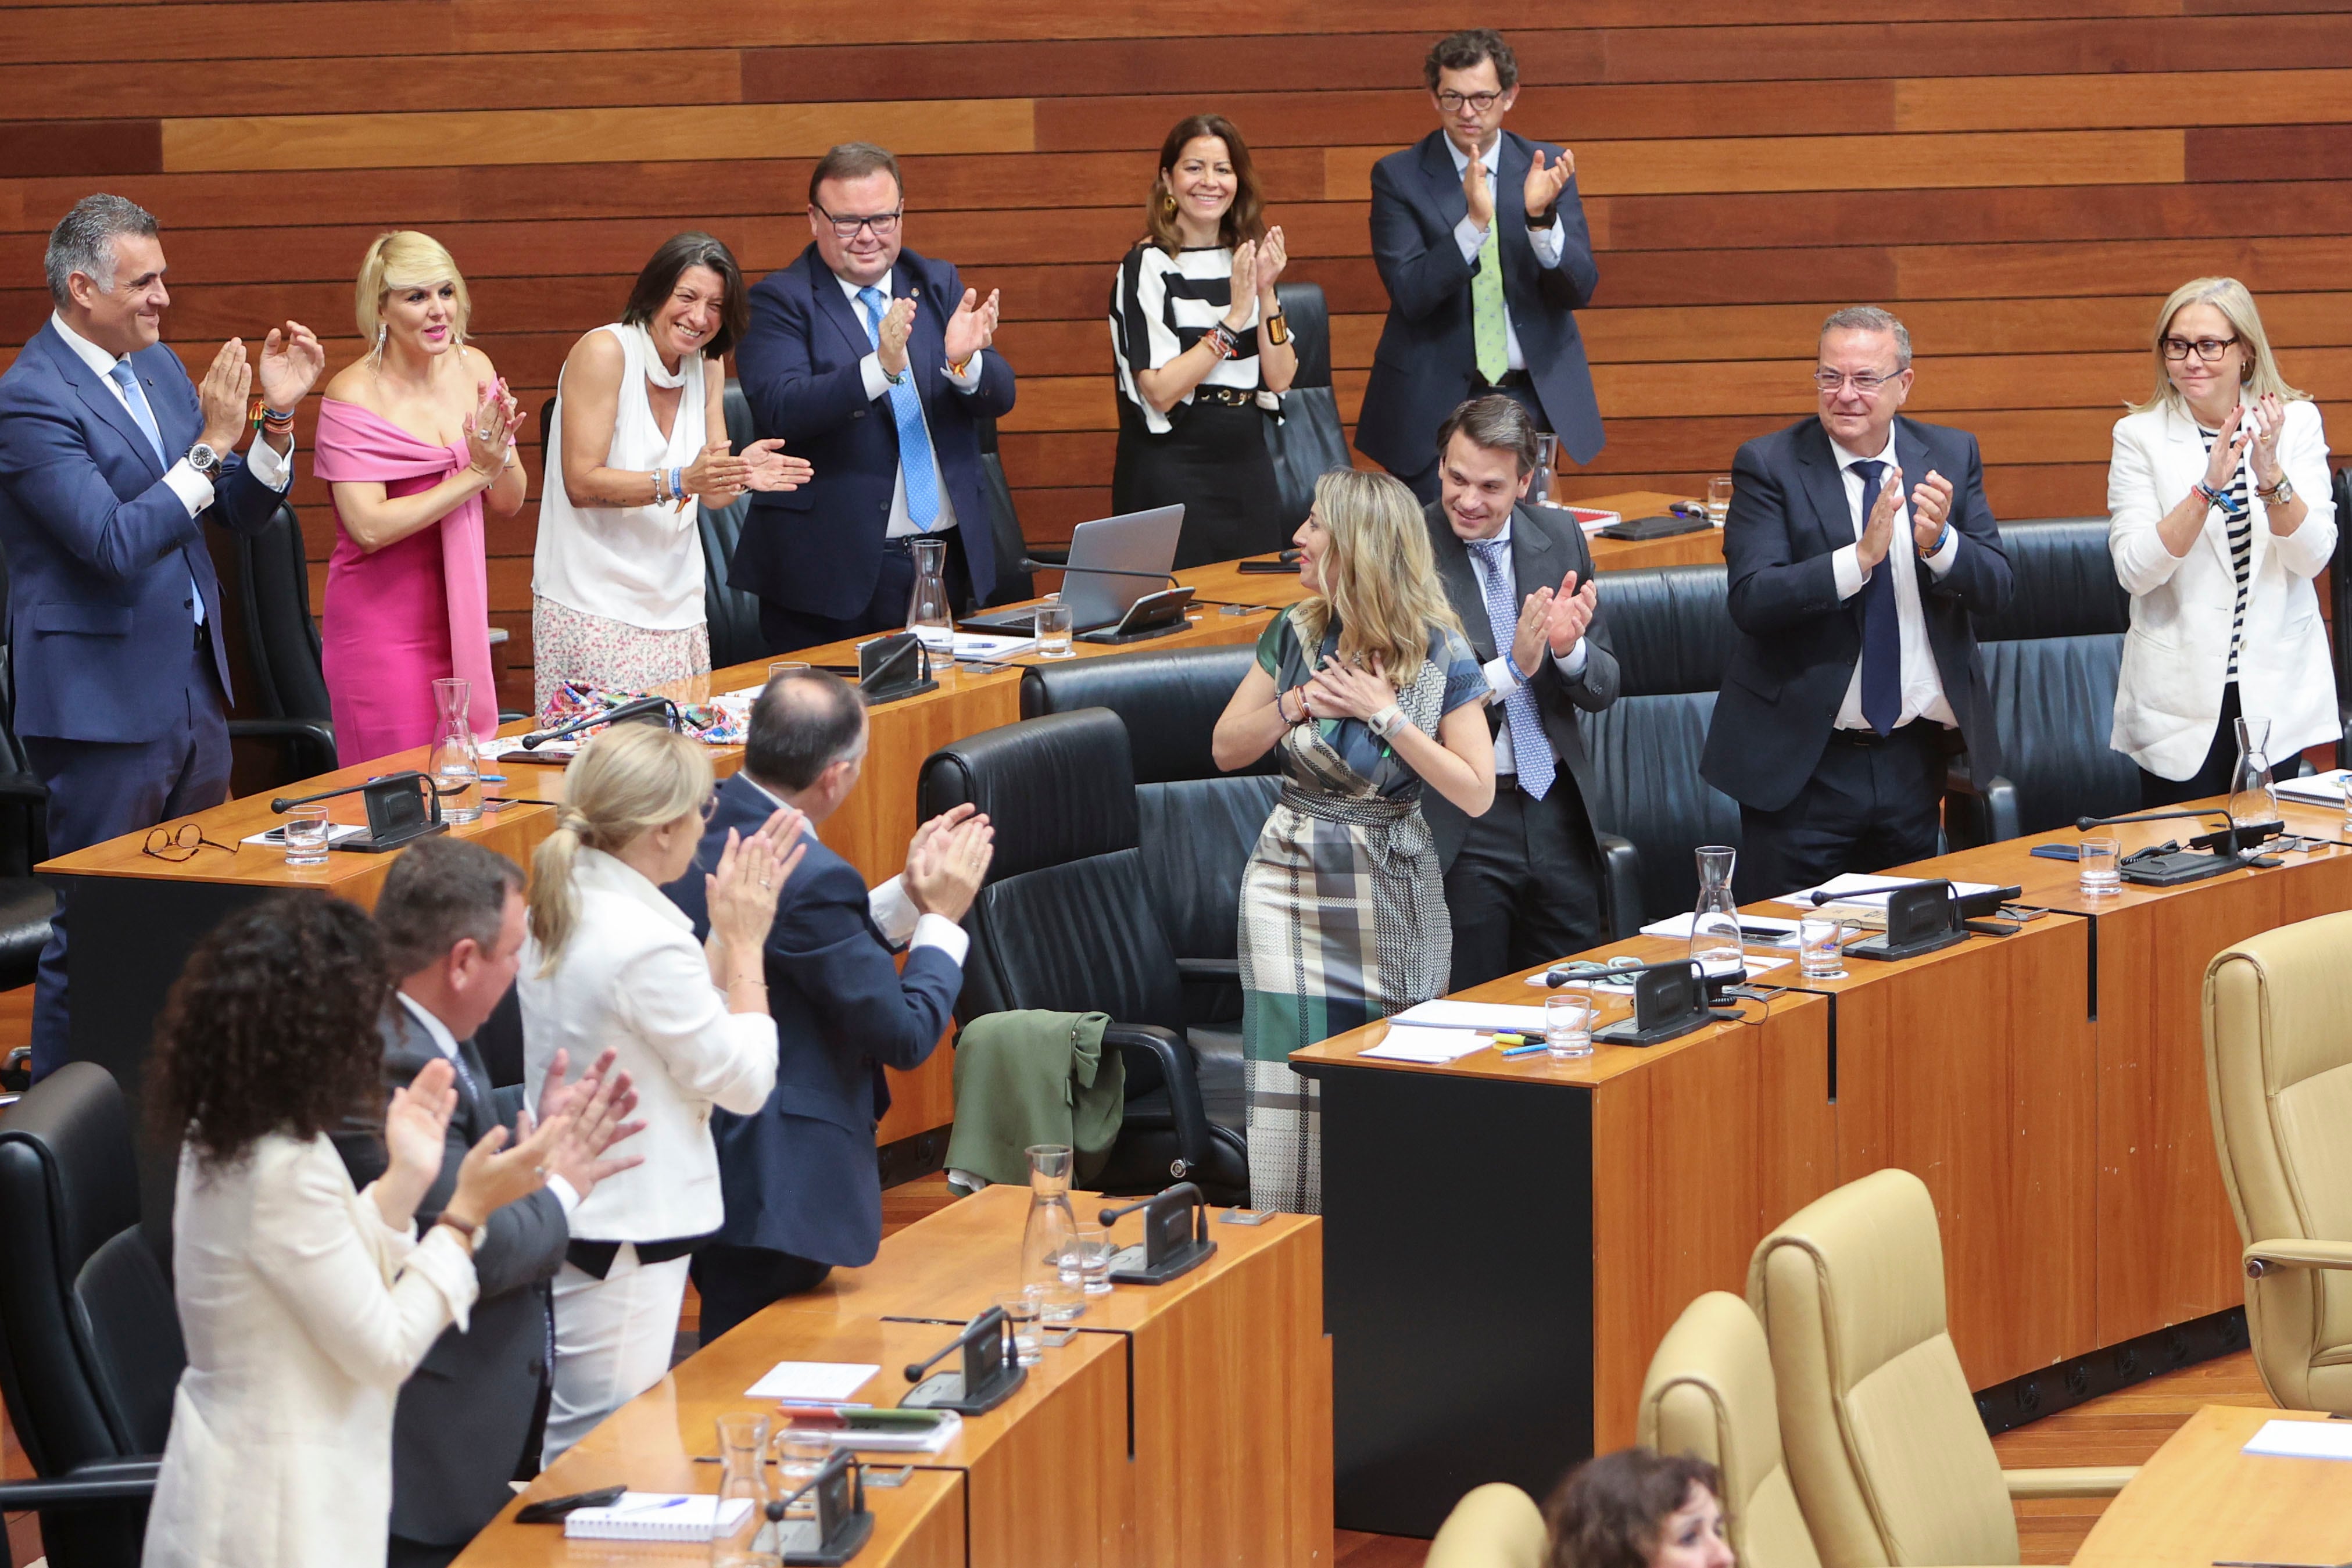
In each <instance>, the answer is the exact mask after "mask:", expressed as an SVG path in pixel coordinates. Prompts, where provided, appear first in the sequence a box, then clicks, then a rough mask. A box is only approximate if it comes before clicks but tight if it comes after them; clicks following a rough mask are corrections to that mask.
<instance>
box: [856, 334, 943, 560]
mask: <svg viewBox="0 0 2352 1568" xmlns="http://www.w3.org/2000/svg"><path fill="white" fill-rule="evenodd" d="M857 302H858V303H859V304H860V305H862V306H864V307H865V308H866V337H867V338H868V339H870V340H871V341H872V342H873V344H874V346H875V347H876V348H880V347H881V346H882V311H883V310H884V308H885V306H886V305H887V300H884V299H883V298H882V290H881V289H859V290H858V291H857ZM890 413H891V416H893V417H894V418H896V419H897V420H898V468H899V471H900V472H902V473H904V474H905V475H906V476H907V518H908V521H911V522H912V523H913V524H914V525H915V526H916V527H917V528H919V529H921V530H922V531H924V532H926V533H928V532H929V531H930V528H931V524H932V523H934V522H936V521H939V516H940V476H939V465H938V463H937V462H936V461H935V460H934V459H933V458H932V457H931V433H930V431H929V430H928V429H926V428H925V427H924V426H923V400H922V397H921V395H919V393H917V392H916V391H915V378H914V377H913V376H912V375H908V376H905V377H903V378H902V379H900V380H899V381H898V383H896V384H894V385H892V386H891V388H890Z"/></svg>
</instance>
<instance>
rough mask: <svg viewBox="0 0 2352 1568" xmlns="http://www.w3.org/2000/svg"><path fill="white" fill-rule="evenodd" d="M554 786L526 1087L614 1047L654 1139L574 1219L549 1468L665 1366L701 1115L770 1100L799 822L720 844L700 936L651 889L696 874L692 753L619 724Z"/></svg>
mask: <svg viewBox="0 0 2352 1568" xmlns="http://www.w3.org/2000/svg"><path fill="white" fill-rule="evenodd" d="M563 789H564V805H563V806H562V809H561V811H560V812H559V813H558V815H557V817H556V828H555V831H554V832H553V833H552V834H551V835H549V836H548V837H547V839H546V840H545V842H543V843H541V845H540V847H539V849H538V851H537V853H536V854H535V855H534V857H533V858H532V861H531V880H530V939H529V940H528V941H527V942H525V943H524V944H523V953H522V970H521V973H520V977H519V978H518V980H517V983H516V984H517V986H518V988H519V990H520V997H521V1002H522V1019H523V1038H524V1041H525V1046H524V1054H525V1058H526V1061H527V1062H528V1065H529V1071H530V1074H531V1075H532V1078H533V1080H534V1081H536V1080H537V1079H538V1078H539V1077H541V1076H542V1075H544V1074H545V1072H546V1070H547V1066H548V1063H549V1062H550V1061H551V1060H552V1059H553V1058H554V1056H555V1053H556V1052H557V1051H559V1050H564V1051H569V1052H570V1053H571V1059H572V1061H575V1062H593V1061H594V1060H595V1059H596V1058H598V1057H599V1056H601V1055H602V1054H603V1053H604V1051H606V1050H607V1049H610V1050H613V1051H614V1052H616V1053H618V1060H617V1061H616V1063H615V1068H616V1069H617V1070H619V1071H622V1072H625V1073H627V1074H628V1075H629V1077H630V1079H632V1080H633V1081H634V1082H635V1086H636V1091H637V1109H636V1115H637V1117H638V1119H639V1120H640V1121H642V1122H643V1123H644V1126H645V1130H644V1131H642V1132H640V1133H638V1134H637V1136H636V1138H635V1142H633V1143H632V1145H631V1147H632V1148H633V1149H635V1151H636V1152H638V1153H639V1154H640V1155H642V1156H643V1159H642V1162H641V1163H639V1164H638V1165H637V1167H636V1168H635V1170H632V1171H626V1172H624V1173H621V1174H620V1175H617V1176H614V1177H613V1178H611V1179H610V1180H608V1181H603V1182H599V1183H597V1184H596V1190H595V1191H594V1192H593V1193H591V1194H589V1195H588V1196H587V1197H586V1198H584V1199H583V1200H582V1201H581V1204H580V1206H579V1207H578V1208H576V1209H574V1210H573V1211H572V1246H571V1249H570V1252H569V1254H568V1257H567V1261H566V1262H565V1263H564V1265H563V1268H562V1271H561V1272H559V1273H558V1274H557V1275H556V1277H555V1375H554V1384H555V1387H554V1394H553V1398H552V1403H551V1405H550V1406H549V1410H548V1417H547V1447H546V1458H548V1459H549V1460H550V1461H552V1460H553V1459H554V1458H555V1457H556V1456H557V1455H558V1454H561V1453H562V1452H563V1450H565V1449H566V1448H568V1447H571V1446H572V1444H574V1443H576V1442H578V1441H579V1440H580V1439H581V1438H582V1437H583V1436H585V1435H586V1434H587V1432H588V1431H589V1429H590V1428H591V1427H593V1426H595V1425H596V1424H597V1423H598V1422H600V1421H602V1420H603V1419H604V1417H605V1416H607V1415H611V1414H612V1413H613V1412H614V1410H617V1409H619V1408H620V1407H621V1406H622V1405H625V1404H627V1403H628V1402H629V1401H630V1400H631V1399H634V1398H635V1397H636V1396H637V1395H638V1394H642V1393H644V1392H645V1391H646V1389H648V1388H651V1387H652V1386H653V1385H654V1384H656V1383H659V1382H660V1381H661V1380H662V1378H663V1377H664V1376H665V1375H666V1374H667V1373H668V1371H669V1356H670V1347H671V1345H672V1343H673V1342H675V1340H676V1337H677V1314H678V1307H679V1305H680V1303H681V1302H682V1301H683V1300H684V1299H685V1296H686V1277H687V1267H688V1258H689V1256H690V1255H691V1253H692V1252H693V1250H694V1247H695V1244H696V1243H698V1242H699V1241H700V1240H702V1239H703V1238H704V1237H708V1236H709V1234H710V1233H711V1232H713V1231H715V1230H717V1229H718V1228H719V1221H720V1220H721V1219H722V1218H724V1217H725V1213H726V1209H725V1205H724V1202H723V1201H722V1199H721V1198H720V1196H719V1153H718V1149H717V1146H716V1145H715V1144H714V1143H713V1142H711V1137H710V1110H711V1107H713V1106H714V1105H716V1106H723V1107H725V1108H726V1109H727V1110H732V1111H735V1112H737V1113H738V1114H740V1115H744V1116H749V1115H751V1114H752V1113H753V1112H755V1111H757V1110H759V1109H760V1108H761V1106H762V1105H764V1104H765V1103H766V1102H767V1099H768V1091H769V1090H770V1089H773V1088H774V1087H775V1082H776V1024H775V1020H774V1019H773V1018H772V1017H770V1016H768V990H767V974H766V970H765V967H764V965H763V963H762V962H761V948H762V947H763V946H764V945H765V943H766V942H767V940H768V928H769V926H770V925H771V924H772V922H773V921H774V920H775V914H776V894H777V892H778V891H779V890H780V889H782V887H783V885H784V881H785V879H786V878H788V877H790V876H791V875H792V871H793V867H795V866H797V865H798V864H799V863H800V858H801V856H802V855H803V853H804V847H803V846H802V845H800V844H799V842H798V840H799V839H800V837H801V830H802V827H803V824H804V822H805V819H804V818H803V817H802V816H801V814H800V813H798V812H796V811H779V812H777V813H776V814H775V816H772V817H771V818H769V820H768V822H767V823H766V825H765V826H762V827H761V829H760V831H759V832H757V833H755V834H753V835H752V836H751V837H749V838H743V839H740V841H739V840H737V839H735V838H733V837H730V839H729V842H728V845H727V847H726V850H725V851H724V853H723V854H722V855H721V856H720V858H719V864H718V866H717V867H716V868H712V869H710V870H709V874H708V875H707V876H706V878H705V885H706V887H707V889H708V890H709V900H710V916H711V920H710V938H709V942H708V943H698V942H696V941H695V940H694V928H693V925H692V923H691V922H690V921H688V920H687V918H686V916H685V915H684V914H683V913H681V912H680V911H679V910H678V908H677V905H676V904H674V903H672V902H671V901H670V900H669V899H668V898H667V896H666V895H665V894H664V893H663V892H662V888H663V886H664V885H665V884H667V883H669V882H674V881H676V880H677V879H679V878H680V877H683V876H685V875H686V874H687V873H688V871H689V870H690V869H691V868H693V865H694V858H695V851H696V849H697V847H698V845H699V843H700V841H701V838H702V825H703V822H704V820H705V819H706V818H707V817H708V816H709V811H710V805H711V802H712V799H713V795H712V781H711V770H710V759H709V753H708V752H707V751H706V750H705V748H704V747H703V745H702V743H701V742H698V741H694V740H690V739H688V737H686V736H684V735H681V734H677V733H676V732H675V731H670V730H667V729H664V728H659V727H656V726H653V725H648V724H622V725H618V726H615V727H614V728H612V729H609V730H606V731H604V732H603V733H601V734H599V735H598V736H597V737H596V738H595V739H594V740H593V741H591V742H589V743H588V744H587V745H586V746H584V747H583V748H582V749H581V752H580V755H579V757H578V758H577V759H576V760H575V761H574V762H573V763H572V766H571V767H570V768H569V769H567V770H566V771H565V773H564V782H563ZM786 846H790V848H789V850H788V851H787V849H786ZM583 1053H584V1054H583Z"/></svg>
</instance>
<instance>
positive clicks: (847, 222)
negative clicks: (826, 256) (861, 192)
mask: <svg viewBox="0 0 2352 1568" xmlns="http://www.w3.org/2000/svg"><path fill="white" fill-rule="evenodd" d="M809 206H810V208H811V209H812V210H813V211H815V212H818V213H823V214H824V221H825V222H827V223H829V224H831V225H833V235H834V237H835V239H856V237H857V231H858V230H859V229H861V228H870V229H872V230H873V231H874V237H875V238H877V239H887V238H889V237H891V236H892V235H894V234H896V233H898V220H899V219H900V218H902V217H904V216H906V211H907V209H906V208H904V207H901V208H899V209H898V211H897V212H891V213H876V214H875V215H874V216H871V217H845V216H841V215H839V214H836V213H829V212H825V210H824V208H823V207H821V206H818V205H816V204H815V203H814V202H811V203H810V204H809Z"/></svg>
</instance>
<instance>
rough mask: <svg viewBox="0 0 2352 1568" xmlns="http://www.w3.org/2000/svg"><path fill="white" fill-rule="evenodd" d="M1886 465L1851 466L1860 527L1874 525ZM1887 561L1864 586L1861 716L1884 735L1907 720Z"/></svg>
mask: <svg viewBox="0 0 2352 1568" xmlns="http://www.w3.org/2000/svg"><path fill="white" fill-rule="evenodd" d="M1885 468H1886V465H1885V464H1884V463H1881V462H1878V461H1877V460H1875V459H1874V458H1864V460H1863V461H1861V462H1858V463H1855V464H1853V471H1854V472H1855V473H1857V474H1860V475H1861V476H1862V524H1863V526H1864V528H1868V527H1869V526H1870V510H1871V508H1873V507H1874V506H1876V505H1877V504H1878V476H1879V475H1880V474H1881V473H1883V472H1885ZM1897 553H1898V552H1896V551H1895V550H1893V549H1891V548H1890V549H1889V550H1888V551H1887V552H1886V559H1885V560H1884V561H1881V562H1880V563H1878V566H1877V568H1876V569H1875V570H1874V571H1873V572H1872V573H1871V574H1870V581H1868V582H1866V583H1864V584H1863V585H1862V717H1863V720H1864V722H1865V723H1867V724H1868V725H1869V726H1870V727H1871V728H1872V729H1874V730H1875V731H1878V732H1879V733H1880V734H1882V735H1885V734H1888V733H1891V732H1892V731H1894V729H1895V721H1896V720H1897V719H1900V718H1901V717H1902V716H1903V631H1902V627H1901V626H1900V624H1899V623H1898V622H1897V621H1896V619H1895V570H1896V567H1895V556H1896V554H1897Z"/></svg>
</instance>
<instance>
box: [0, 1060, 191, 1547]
mask: <svg viewBox="0 0 2352 1568" xmlns="http://www.w3.org/2000/svg"><path fill="white" fill-rule="evenodd" d="M186 1363H187V1350H186V1347H185V1345H184V1342H182V1340H181V1338H180V1320H179V1315H178V1313H177V1311H176V1310H175V1309H174V1307H173V1300H172V1287H171V1282H170V1279H169V1275H168V1272H167V1270H166V1268H165V1266H164V1260H163V1258H159V1257H158V1256H157V1255H156V1253H155V1251H154V1249H153V1248H152V1246H151V1245H150V1244H149V1242H148V1240H147V1238H146V1237H144V1236H143V1235H142V1233H141V1229H140V1223H139V1165H138V1161H137V1158H136V1157H135V1155H134V1152H133V1150H132V1146H131V1126H130V1121H129V1117H128V1115H127V1113H126V1111H125V1110H124V1107H123V1101H122V1095H121V1090H120V1089H117V1088H116V1086H115V1082H114V1079H113V1078H112V1077H111V1076H110V1075H109V1074H108V1072H107V1071H106V1069H105V1068H101V1067H99V1066H97V1065H95V1064H94V1063H90V1062H69V1063H68V1064H67V1065H66V1066H64V1067H61V1068H58V1070H57V1071H56V1072H54V1073H51V1074H50V1075H49V1076H48V1077H47V1078H46V1079H42V1080H41V1081H40V1082H39V1083H38V1084H37V1085H35V1086H34V1088H33V1089H32V1090H31V1092H30V1093H28V1094H26V1096H25V1098H24V1099H23V1100H20V1101H18V1102H17V1103H16V1105H15V1106H13V1107H12V1108H10V1110H8V1112H7V1113H6V1115H5V1117H0V1394H5V1397H6V1400H7V1405H8V1419H9V1421H10V1424H11V1425H12V1426H15V1428H16V1438H17V1441H19V1442H20V1443H22V1444H23V1445H24V1447H25V1454H26V1458H29V1459H30V1460H31V1461H32V1464H33V1468H34V1471H35V1472H36V1473H37V1475H38V1476H39V1477H40V1479H38V1480H34V1481H0V1509H5V1510H10V1511H15V1510H20V1509H26V1508H37V1509H39V1510H40V1515H41V1538H42V1542H43V1543H44V1545H45V1546H46V1548H47V1552H48V1561H49V1563H50V1564H51V1568H130V1565H132V1564H135V1563H138V1561H139V1552H140V1538H141V1536H142V1534H143V1533H144V1531H145V1529H146V1523H147V1500H148V1499H149V1497H150V1496H152V1493H153V1491H154V1487H155V1471H156V1467H157V1466H158V1465H159V1464H160V1463H161V1456H162V1454H163V1440H164V1437H165V1436H167V1434H168V1433H169V1431H170V1428H171V1422H172V1394H173V1388H174V1387H175V1386H176V1385H177V1384H178V1383H179V1378H180V1373H181V1371H182V1369H183V1368H184V1366H185V1365H186ZM6 1563H7V1546H6V1542H5V1538H0V1568H5V1564H6Z"/></svg>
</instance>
